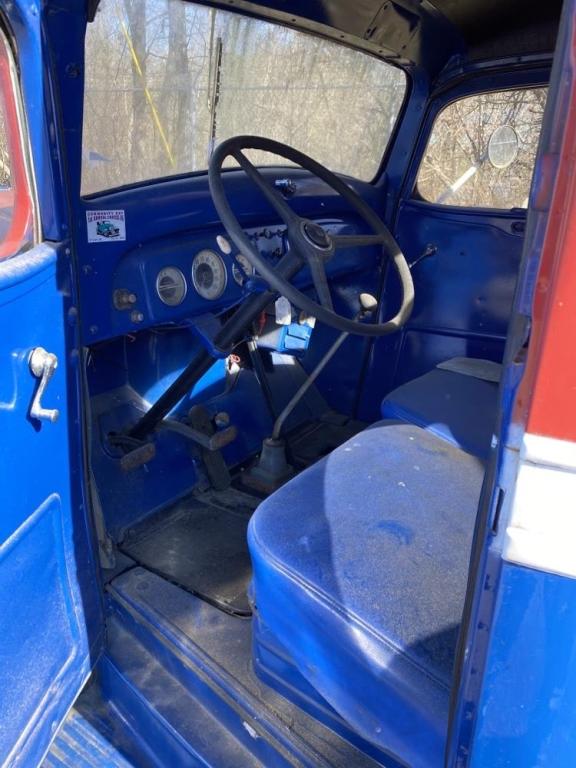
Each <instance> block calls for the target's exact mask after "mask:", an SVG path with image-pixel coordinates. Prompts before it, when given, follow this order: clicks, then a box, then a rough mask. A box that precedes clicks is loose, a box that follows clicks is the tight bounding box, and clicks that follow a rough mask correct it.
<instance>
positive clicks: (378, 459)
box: [249, 421, 484, 766]
mask: <svg viewBox="0 0 576 768" xmlns="http://www.w3.org/2000/svg"><path fill="white" fill-rule="evenodd" d="M483 474H484V467H483V463H482V462H481V461H480V460H479V459H478V458H476V457H474V456H472V455H470V454H469V453H466V452H464V451H463V450H461V449H460V448H458V447H456V446H453V445H451V444H450V443H448V442H447V441H446V440H444V439H442V438H440V437H438V436H437V435H435V434H433V433H432V432H430V431H427V430H424V429H421V428H419V427H417V426H414V425H410V424H402V423H395V422H387V421H384V422H380V423H378V424H376V425H374V426H373V427H371V428H370V429H367V430H365V431H364V432H361V433H360V434H358V435H356V436H355V437H353V438H352V439H351V440H349V441H348V442H347V443H344V444H343V445H342V446H340V447H339V448H338V449H336V450H335V451H333V452H332V453H331V454H330V455H329V456H327V457H326V458H325V459H323V460H322V461H320V462H318V463H317V464H315V465H314V466H312V467H310V468H309V469H308V470H306V471H304V472H302V473H301V474H300V475H298V476H297V477H296V478H294V479H293V480H292V481H290V482H289V483H288V484H287V485H285V486H284V487H282V488H281V489H280V490H279V491H277V492H276V493H275V494H273V495H272V496H271V497H269V498H268V499H267V500H266V501H264V502H263V503H262V504H261V505H260V507H259V508H258V509H257V511H256V513H255V514H254V516H253V518H252V520H251V523H250V526H249V546H250V551H251V556H252V562H253V567H254V577H253V579H254V582H253V587H254V597H255V602H256V609H257V611H258V617H259V620H260V621H261V622H262V624H263V625H265V626H266V627H267V629H268V631H270V632H271V633H273V635H274V637H275V638H276V639H277V641H278V643H279V644H280V645H281V646H282V647H283V649H284V650H285V651H286V653H287V654H288V655H289V656H290V658H291V659H292V660H293V662H294V664H295V665H296V666H297V668H298V670H299V672H300V673H301V674H302V675H303V677H304V678H305V679H306V680H307V681H308V682H309V683H310V684H311V685H312V686H313V687H314V688H315V689H316V690H317V691H318V692H319V693H320V694H321V695H322V696H323V697H324V699H325V700H326V701H327V702H328V703H329V704H330V705H331V706H332V707H333V708H334V709H335V710H336V711H337V712H338V713H339V714H340V715H341V716H342V717H343V718H344V719H345V720H346V721H347V722H348V723H350V725H351V726H352V727H353V728H354V729H355V730H356V731H357V732H358V733H360V734H361V735H362V736H364V737H365V738H367V739H369V740H370V741H372V742H373V743H375V744H377V745H379V746H380V747H382V748H384V749H385V750H387V751H389V752H391V753H392V754H394V755H395V756H396V757H398V758H400V760H403V761H405V762H406V763H407V764H409V765H411V766H424V765H426V766H429V765H441V764H442V754H443V750H444V742H445V732H446V724H447V717H448V704H449V692H450V685H451V676H452V668H453V663H454V656H455V648H456V642H457V635H458V629H459V624H460V620H461V614H462V608H463V604H464V597H465V590H466V581H467V572H468V561H469V554H470V547H471V541H472V534H473V529H474V519H475V514H476V508H477V504H478V499H479V494H480V489H481V484H482V479H483ZM256 642H257V638H256Z"/></svg>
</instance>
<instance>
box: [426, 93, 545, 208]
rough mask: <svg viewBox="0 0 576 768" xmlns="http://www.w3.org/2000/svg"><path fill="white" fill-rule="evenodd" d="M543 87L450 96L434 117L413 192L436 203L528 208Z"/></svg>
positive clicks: (474, 206) (543, 104)
mask: <svg viewBox="0 0 576 768" xmlns="http://www.w3.org/2000/svg"><path fill="white" fill-rule="evenodd" d="M546 95H547V89H546V88H524V89H519V90H505V91H492V92H489V93H480V94H475V95H473V96H468V97H466V98H462V99H459V100H458V101H454V102H452V103H451V104H449V105H448V106H447V107H445V108H444V109H443V110H442V111H441V112H440V113H439V115H438V116H437V117H436V120H435V122H434V125H433V128H432V132H431V134H430V138H429V140H428V145H427V147H426V151H425V153H424V157H423V160H422V163H421V166H420V170H419V173H418V178H417V182H416V188H415V196H416V197H419V198H420V199H422V200H426V201H428V202H431V203H437V204H440V205H452V206H465V207H469V208H496V209H506V210H509V209H512V208H527V207H528V197H529V193H530V184H531V181H532V174H533V170H534V164H535V159H536V150H537V148H538V141H539V138H540V129H541V126H542V119H543V116H544V107H545V105H546Z"/></svg>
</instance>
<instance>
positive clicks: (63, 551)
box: [0, 0, 103, 768]
mask: <svg viewBox="0 0 576 768" xmlns="http://www.w3.org/2000/svg"><path fill="white" fill-rule="evenodd" d="M43 10H44V9H43V6H42V4H41V3H40V2H36V0H33V1H32V2H19V1H17V2H15V3H4V4H3V5H2V13H3V23H4V24H5V25H7V26H8V27H9V28H10V36H11V40H12V41H13V43H14V48H15V53H16V57H17V60H18V73H19V78H20V85H21V89H22V96H23V102H24V108H25V117H26V122H27V125H28V128H29V140H30V149H31V156H32V162H33V166H34V176H35V181H36V185H37V186H36V189H37V196H38V212H39V216H40V221H41V226H42V232H43V234H44V237H45V238H46V239H47V240H48V239H49V240H52V241H53V242H58V243H59V244H58V245H54V244H51V245H38V246H37V247H35V248H33V249H31V250H30V251H28V252H26V253H24V254H20V255H19V256H17V257H15V258H13V259H9V260H7V261H5V262H2V263H0V327H2V329H3V332H2V334H0V368H1V370H2V376H0V433H1V434H2V435H3V440H2V443H1V445H0V504H1V507H2V510H3V512H2V518H1V522H0V614H1V615H2V632H1V633H0V711H1V712H2V727H1V728H0V763H2V764H5V762H6V764H10V765H11V766H15V767H16V766H25V767H26V768H28V766H34V765H37V764H38V763H39V762H40V761H41V759H42V756H43V754H44V752H45V751H46V749H47V748H48V746H49V743H50V740H51V739H52V738H53V736H54V734H55V732H56V729H57V727H58V725H59V724H60V722H61V721H62V720H63V718H64V717H65V715H66V712H67V710H68V709H69V707H70V705H71V704H72V702H73V700H74V698H75V697H76V695H77V693H78V691H79V690H80V688H81V687H82V685H83V683H84V682H85V680H86V678H87V676H88V674H89V672H90V668H91V665H92V660H93V658H94V657H95V656H96V655H97V654H98V652H99V650H100V647H101V644H102V632H103V627H102V606H101V598H100V594H99V586H98V582H97V576H96V570H95V564H94V560H93V554H92V549H91V546H92V541H91V529H90V524H89V523H88V520H87V505H86V499H85V496H84V493H83V488H82V485H81V483H82V481H83V475H84V471H83V445H82V430H81V424H82V421H81V417H80V411H79V398H80V378H79V370H78V360H79V358H78V355H77V352H76V351H75V349H76V348H77V347H76V341H77V339H76V326H75V320H76V316H77V314H76V309H75V307H74V304H73V292H74V291H73V280H72V277H71V267H70V242H69V241H67V240H66V237H67V223H66V219H65V198H66V188H65V185H64V184H63V180H62V164H61V163H62V156H61V154H60V144H59V135H58V130H57V117H56V112H55V109H54V102H53V98H52V96H53V94H52V88H51V82H50V77H49V75H50V68H51V64H50V57H49V56H48V54H47V50H46V39H45V34H44V29H43V26H42V23H43V19H44V15H43ZM60 241H62V242H60ZM37 346H42V347H44V348H46V349H47V350H48V351H49V352H52V353H54V354H55V355H56V356H57V358H58V368H57V370H56V372H55V374H54V376H53V378H52V380H51V381H50V384H49V386H48V388H47V390H46V394H45V397H44V402H43V405H44V406H45V407H49V408H51V407H56V408H58V409H59V410H60V419H59V421H58V422H57V423H55V424H51V423H48V422H39V421H37V420H34V419H31V418H30V416H29V409H30V405H31V401H32V397H33V395H34V393H35V391H36V388H37V385H38V381H37V379H36V378H35V377H34V376H33V375H32V374H31V372H30V370H29V365H28V359H29V355H30V352H31V351H32V349H34V348H35V347H37Z"/></svg>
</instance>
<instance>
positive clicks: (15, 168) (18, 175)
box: [0, 41, 33, 259]
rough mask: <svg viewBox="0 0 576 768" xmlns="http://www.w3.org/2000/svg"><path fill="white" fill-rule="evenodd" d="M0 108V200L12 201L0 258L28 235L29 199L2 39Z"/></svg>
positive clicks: (30, 223) (10, 253)
mask: <svg viewBox="0 0 576 768" xmlns="http://www.w3.org/2000/svg"><path fill="white" fill-rule="evenodd" d="M0 109H2V114H3V115H4V120H5V131H6V139H7V143H8V155H9V157H10V182H11V189H10V190H5V191H3V192H2V197H1V198H0V203H1V205H2V207H3V208H4V205H5V204H7V205H9V202H10V201H13V207H12V211H11V219H10V224H9V226H8V231H7V232H6V235H5V236H4V237H3V239H2V240H1V241H0V259H6V258H8V257H9V256H14V254H16V253H18V252H19V251H20V250H21V249H22V247H23V246H24V245H25V244H26V243H27V242H28V241H29V240H30V239H31V237H32V231H33V201H32V195H31V192H30V186H29V183H28V175H27V173H26V163H25V159H24V154H23V147H22V136H21V133H20V123H19V120H18V109H17V104H16V94H15V92H14V84H13V82H12V73H11V67H10V54H9V51H8V50H7V48H6V45H5V43H4V42H3V41H0ZM8 211H9V208H8Z"/></svg>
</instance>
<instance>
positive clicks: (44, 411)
mask: <svg viewBox="0 0 576 768" xmlns="http://www.w3.org/2000/svg"><path fill="white" fill-rule="evenodd" d="M28 364H29V365H30V370H31V372H32V375H33V376H36V378H37V379H40V384H39V385H38V389H37V391H36V394H35V395H34V399H33V400H32V405H31V406H30V416H31V417H32V418H33V419H40V420H42V421H49V422H51V423H52V424H53V423H54V422H55V421H56V420H57V419H58V417H59V416H60V411H59V410H58V409H57V408H44V407H43V406H42V397H43V396H44V392H45V391H46V387H47V386H48V383H49V381H50V379H51V378H52V376H53V375H54V371H55V370H56V368H57V367H58V358H57V357H56V355H54V354H52V352H46V350H45V349H44V348H43V347H36V348H35V349H33V350H32V352H31V353H30V358H29V361H28Z"/></svg>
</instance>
